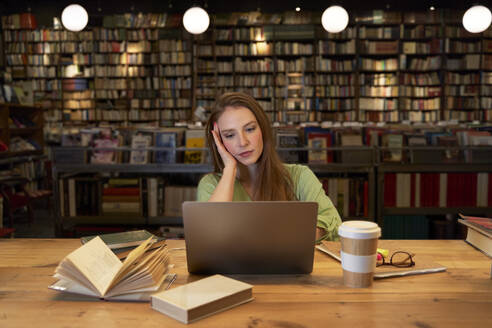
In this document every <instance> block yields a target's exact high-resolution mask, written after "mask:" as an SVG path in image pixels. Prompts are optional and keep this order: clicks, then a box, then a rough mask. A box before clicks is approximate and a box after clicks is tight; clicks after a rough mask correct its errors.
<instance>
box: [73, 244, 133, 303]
mask: <svg viewBox="0 0 492 328" xmlns="http://www.w3.org/2000/svg"><path fill="white" fill-rule="evenodd" d="M67 259H68V260H69V261H71V262H72V264H73V265H74V266H75V267H76V268H77V270H79V271H80V273H82V274H83V275H84V276H85V277H86V278H87V280H89V281H90V282H91V283H92V284H93V285H94V287H95V288H96V289H97V290H98V291H99V293H100V296H104V294H105V292H106V290H107V288H108V286H109V285H110V284H111V282H112V281H113V278H114V277H115V275H116V274H117V273H118V272H119V270H120V269H121V268H122V266H123V264H122V263H121V261H120V260H119V259H118V257H117V256H116V255H114V253H113V252H112V251H111V250H110V249H109V248H108V246H106V244H105V243H104V242H103V241H102V240H101V238H99V237H96V238H94V239H92V240H91V241H89V242H88V243H87V244H85V245H83V246H82V247H79V248H78V249H76V250H75V251H73V252H72V253H70V254H69V255H68V256H67Z"/></svg>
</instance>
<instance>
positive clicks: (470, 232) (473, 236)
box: [458, 214, 492, 257]
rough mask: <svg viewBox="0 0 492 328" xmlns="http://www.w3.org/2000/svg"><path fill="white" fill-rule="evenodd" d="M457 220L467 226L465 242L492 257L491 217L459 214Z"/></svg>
mask: <svg viewBox="0 0 492 328" xmlns="http://www.w3.org/2000/svg"><path fill="white" fill-rule="evenodd" d="M460 217H461V219H458V222H460V223H461V224H464V225H465V226H467V227H468V229H467V234H466V242H467V243H469V244H470V245H472V246H474V247H476V248H477V249H478V250H480V251H481V252H483V253H484V254H486V255H487V256H489V257H492V219H490V218H481V217H473V216H465V215H462V214H460Z"/></svg>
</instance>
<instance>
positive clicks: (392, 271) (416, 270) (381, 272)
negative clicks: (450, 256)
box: [316, 240, 446, 279]
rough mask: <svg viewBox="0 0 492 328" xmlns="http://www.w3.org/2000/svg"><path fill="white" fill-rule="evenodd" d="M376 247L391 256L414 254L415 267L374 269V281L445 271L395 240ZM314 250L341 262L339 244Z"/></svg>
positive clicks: (325, 244)
mask: <svg viewBox="0 0 492 328" xmlns="http://www.w3.org/2000/svg"><path fill="white" fill-rule="evenodd" d="M378 247H379V248H382V249H387V250H388V253H389V254H393V253H394V252H395V251H398V250H402V251H406V252H410V253H413V254H414V257H415V258H414V262H415V265H414V266H411V267H407V268H399V267H396V266H389V265H382V266H378V267H376V269H375V271H374V276H373V278H374V279H383V278H392V277H402V276H410V275H418V274H428V273H437V272H443V271H446V267H445V266H443V265H441V264H439V263H436V262H433V261H432V260H431V259H427V258H422V257H419V254H416V253H414V252H412V250H409V249H401V247H400V246H399V245H398V241H396V240H379V241H378ZM316 248H317V249H318V250H319V251H321V252H323V253H325V254H327V255H329V256H331V257H332V258H333V259H335V260H337V261H339V262H341V256H340V251H341V244H340V242H336V241H329V242H328V241H323V243H322V244H321V245H318V246H316Z"/></svg>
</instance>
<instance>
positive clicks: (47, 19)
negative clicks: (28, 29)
mask: <svg viewBox="0 0 492 328" xmlns="http://www.w3.org/2000/svg"><path fill="white" fill-rule="evenodd" d="M72 3H78V4H80V5H82V6H84V7H85V9H86V10H87V11H88V13H89V26H90V25H100V24H98V23H96V21H98V17H101V16H104V15H110V14H121V13H132V12H133V13H138V12H143V13H159V12H167V13H181V14H183V13H184V12H185V11H186V9H188V8H190V7H191V6H193V5H199V6H201V7H204V8H206V9H207V11H208V12H209V13H211V14H213V13H220V12H225V13H227V12H237V11H254V10H257V9H260V10H261V11H262V12H266V13H279V12H284V11H294V10H295V8H296V7H297V6H300V7H301V9H302V10H307V11H317V12H322V11H324V10H325V9H326V8H328V7H329V6H331V5H335V4H338V5H342V6H344V7H345V8H346V9H347V11H348V12H349V15H354V14H356V13H359V12H364V11H368V10H374V9H384V10H390V11H391V10H395V11H425V10H428V9H429V7H430V6H431V5H433V6H435V7H436V9H443V8H447V9H457V10H463V11H464V10H466V9H468V8H469V7H471V6H472V5H474V4H477V3H480V4H482V5H485V6H487V7H488V8H491V5H492V0H484V1H477V0H461V1H456V0H437V1H429V0H425V1H418V0H414V1H412V0H410V1H408V0H399V1H397V0H382V1H375V0H345V1H329V0H328V1H326V0H325V1H323V0H317V1H314V0H309V1H305V0H304V1H303V0H280V1H279V0H270V1H261V0H207V1H204V0H201V1H193V0H43V1H41V0H0V16H1V15H8V14H13V13H23V12H29V11H30V12H32V13H33V14H35V16H36V20H37V23H38V27H43V26H44V27H50V26H52V24H53V17H54V16H57V17H60V16H61V12H62V10H63V9H64V8H65V7H66V6H67V5H69V4H72ZM301 14H302V12H301Z"/></svg>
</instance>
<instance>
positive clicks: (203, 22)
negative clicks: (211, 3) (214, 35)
mask: <svg viewBox="0 0 492 328" xmlns="http://www.w3.org/2000/svg"><path fill="white" fill-rule="evenodd" d="M209 24H210V17H208V14H207V12H206V11H205V10H204V9H202V8H200V7H191V8H190V9H188V10H187V11H186V12H185V14H184V16H183V25H184V27H185V29H186V30H187V31H188V32H190V33H191V34H201V33H203V32H205V31H206V30H207V28H208V25H209Z"/></svg>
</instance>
